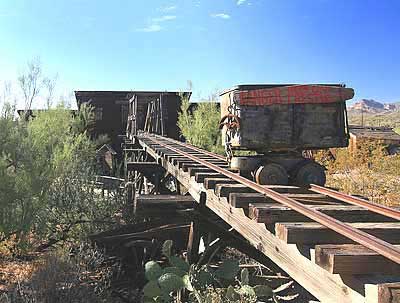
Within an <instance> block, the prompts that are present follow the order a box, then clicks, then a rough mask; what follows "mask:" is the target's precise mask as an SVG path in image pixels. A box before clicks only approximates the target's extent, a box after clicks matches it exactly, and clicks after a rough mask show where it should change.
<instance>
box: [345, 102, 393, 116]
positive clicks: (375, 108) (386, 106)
mask: <svg viewBox="0 0 400 303" xmlns="http://www.w3.org/2000/svg"><path fill="white" fill-rule="evenodd" d="M347 109H348V110H349V111H352V112H355V113H357V112H359V113H360V112H364V113H371V114H378V113H382V114H384V113H390V112H394V111H397V110H400V102H397V103H382V102H379V101H376V100H373V99H361V100H359V101H357V102H356V103H354V104H353V105H350V106H349V107H348V108H347Z"/></svg>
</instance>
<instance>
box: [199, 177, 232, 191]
mask: <svg viewBox="0 0 400 303" xmlns="http://www.w3.org/2000/svg"><path fill="white" fill-rule="evenodd" d="M217 184H237V182H236V181H234V180H232V179H229V178H205V180H204V188H205V189H214V188H215V186H216V185H217Z"/></svg>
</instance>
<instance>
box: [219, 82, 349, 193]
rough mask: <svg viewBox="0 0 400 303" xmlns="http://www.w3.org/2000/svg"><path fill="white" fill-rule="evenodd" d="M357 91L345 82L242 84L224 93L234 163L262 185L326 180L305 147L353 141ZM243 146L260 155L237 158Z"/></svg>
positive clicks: (223, 114)
mask: <svg viewBox="0 0 400 303" xmlns="http://www.w3.org/2000/svg"><path fill="white" fill-rule="evenodd" d="M353 96H354V91H353V89H351V88H346V87H345V86H343V85H339V84H316V85H293V84H278V85H277V84H273V85H270V84H266V85H239V86H236V87H234V88H232V89H230V90H226V91H224V92H223V93H222V94H221V95H220V97H221V125H220V127H221V128H222V136H223V142H224V143H225V147H226V151H227V154H228V158H231V167H232V168H237V169H239V170H241V171H243V173H244V174H248V175H252V176H254V178H255V180H256V181H257V182H259V183H261V184H282V183H283V184H285V183H288V182H290V181H292V182H293V183H296V184H298V185H304V184H309V183H317V184H323V183H325V173H324V169H323V168H322V167H321V166H319V165H318V164H317V163H315V162H312V161H310V160H307V159H304V158H303V157H302V155H301V153H302V151H303V150H312V149H326V148H330V147H345V146H347V145H348V140H349V133H348V127H347V116H346V104H345V101H346V100H349V99H351V98H352V97H353ZM239 149H242V150H243V149H244V150H250V151H255V152H257V153H258V154H259V155H258V156H255V157H234V154H235V151H236V150H239Z"/></svg>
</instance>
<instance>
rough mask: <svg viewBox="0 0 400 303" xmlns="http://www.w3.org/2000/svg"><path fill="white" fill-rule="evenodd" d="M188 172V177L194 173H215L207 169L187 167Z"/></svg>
mask: <svg viewBox="0 0 400 303" xmlns="http://www.w3.org/2000/svg"><path fill="white" fill-rule="evenodd" d="M188 172H189V175H190V176H194V175H195V174H196V173H214V172H215V171H213V170H212V169H209V168H207V167H189V168H188Z"/></svg>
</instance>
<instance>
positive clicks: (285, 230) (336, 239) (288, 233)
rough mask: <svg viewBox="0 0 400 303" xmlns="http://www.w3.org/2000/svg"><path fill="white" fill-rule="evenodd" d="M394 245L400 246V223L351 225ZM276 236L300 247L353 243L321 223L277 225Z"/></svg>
mask: <svg viewBox="0 0 400 303" xmlns="http://www.w3.org/2000/svg"><path fill="white" fill-rule="evenodd" d="M349 224H350V225H351V226H353V227H355V228H358V229H360V230H362V231H364V232H367V233H369V234H371V235H374V236H375V237H378V238H380V239H382V240H384V241H387V242H390V243H392V244H400V223H349ZM275 234H276V236H277V237H278V238H279V239H281V240H283V241H284V242H286V243H292V244H298V245H318V244H320V245H321V244H352V241H351V240H350V239H348V238H346V237H344V236H342V235H340V234H338V233H336V232H334V231H333V230H331V229H329V228H327V227H325V226H323V225H321V224H319V223H314V222H312V223H303V222H298V223H277V224H276V225H275Z"/></svg>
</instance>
